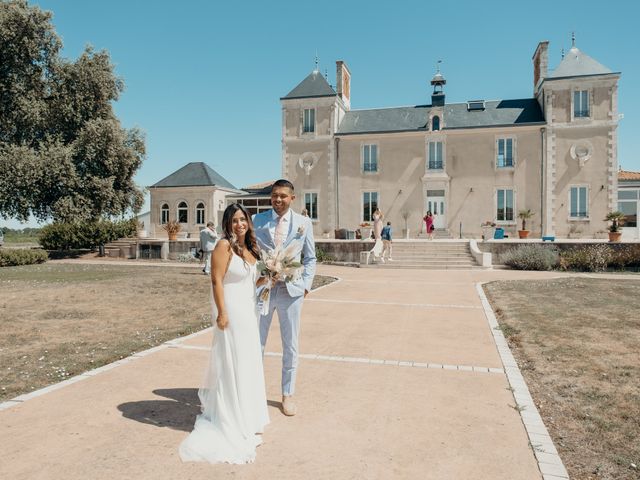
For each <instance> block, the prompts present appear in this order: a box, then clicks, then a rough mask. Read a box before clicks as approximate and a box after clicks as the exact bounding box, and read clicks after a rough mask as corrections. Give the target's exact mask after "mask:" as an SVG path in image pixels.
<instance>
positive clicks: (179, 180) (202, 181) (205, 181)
mask: <svg viewBox="0 0 640 480" xmlns="http://www.w3.org/2000/svg"><path fill="white" fill-rule="evenodd" d="M209 186H216V187H223V188H232V189H234V190H237V189H236V187H234V186H233V185H232V184H231V183H230V182H228V181H227V180H226V179H225V178H224V177H223V176H222V175H220V174H219V173H218V172H216V171H215V170H214V169H213V168H211V167H210V166H209V165H207V164H206V163H203V162H191V163H187V164H186V165H185V166H184V167H182V168H181V169H179V170H176V171H175V172H173V173H172V174H171V175H169V176H168V177H165V178H163V179H162V180H160V181H159V182H158V183H156V184H154V185H151V187H209Z"/></svg>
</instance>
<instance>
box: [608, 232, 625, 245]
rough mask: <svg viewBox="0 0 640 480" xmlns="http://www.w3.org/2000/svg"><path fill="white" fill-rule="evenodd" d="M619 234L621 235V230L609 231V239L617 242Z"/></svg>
mask: <svg viewBox="0 0 640 480" xmlns="http://www.w3.org/2000/svg"><path fill="white" fill-rule="evenodd" d="M621 236H622V232H609V241H610V242H613V243H617V242H619V241H620V237H621Z"/></svg>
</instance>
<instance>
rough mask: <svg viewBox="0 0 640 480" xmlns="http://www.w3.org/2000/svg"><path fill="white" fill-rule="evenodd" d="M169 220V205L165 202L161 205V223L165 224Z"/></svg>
mask: <svg viewBox="0 0 640 480" xmlns="http://www.w3.org/2000/svg"><path fill="white" fill-rule="evenodd" d="M167 222H169V205H167V204H166V203H163V204H162V207H160V223H161V224H162V225H164V224H165V223H167Z"/></svg>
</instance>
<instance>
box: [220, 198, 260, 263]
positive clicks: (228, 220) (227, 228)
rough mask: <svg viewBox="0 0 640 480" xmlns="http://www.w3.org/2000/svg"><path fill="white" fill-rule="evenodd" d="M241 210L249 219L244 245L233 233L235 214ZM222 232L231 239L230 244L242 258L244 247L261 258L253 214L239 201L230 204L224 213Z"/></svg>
mask: <svg viewBox="0 0 640 480" xmlns="http://www.w3.org/2000/svg"><path fill="white" fill-rule="evenodd" d="M238 210H240V211H241V212H242V213H243V214H244V217H245V218H246V219H247V233H246V234H245V235H244V245H241V244H240V243H239V242H238V237H236V234H235V233H233V216H234V215H235V214H236V212H237V211H238ZM222 233H223V234H224V237H225V238H226V239H227V240H229V245H230V246H231V248H232V249H233V251H234V252H235V253H236V255H238V256H239V257H240V258H242V259H243V260H244V257H243V256H242V254H243V252H244V249H245V248H246V249H247V250H249V251H250V252H251V254H252V255H253V256H254V257H255V258H256V259H258V258H260V251H259V250H258V241H257V240H256V232H255V230H254V229H253V222H252V221H251V215H249V212H247V209H246V208H244V206H243V205H240V204H239V203H232V204H231V205H229V206H228V207H227V208H226V209H225V211H224V214H223V215H222Z"/></svg>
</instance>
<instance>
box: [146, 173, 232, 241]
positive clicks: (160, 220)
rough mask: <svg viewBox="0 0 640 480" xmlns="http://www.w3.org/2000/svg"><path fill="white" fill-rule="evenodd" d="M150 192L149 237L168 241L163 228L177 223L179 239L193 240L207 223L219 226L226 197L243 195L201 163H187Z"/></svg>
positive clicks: (152, 187) (151, 188)
mask: <svg viewBox="0 0 640 480" xmlns="http://www.w3.org/2000/svg"><path fill="white" fill-rule="evenodd" d="M149 192H150V194H151V195H150V196H151V202H150V203H151V214H150V215H151V218H150V232H149V234H150V236H151V237H153V238H165V237H167V233H166V232H165V231H164V229H163V228H162V225H164V224H166V223H167V222H168V221H169V220H178V221H179V222H180V224H181V227H182V229H181V232H180V235H181V236H182V237H183V238H184V237H191V238H196V239H197V238H198V235H199V233H200V230H202V229H203V228H204V227H205V226H206V224H207V222H209V221H212V222H214V223H215V224H216V226H218V225H220V222H221V220H222V214H223V213H224V209H225V208H226V206H227V205H226V197H227V195H233V194H241V193H244V192H242V191H241V190H238V189H237V188H236V187H234V186H233V185H232V184H231V183H230V182H228V181H227V180H226V179H225V178H224V177H222V176H221V175H220V174H219V173H218V172H216V171H215V170H213V169H212V168H211V167H209V166H208V165H207V164H206V163H202V162H192V163H188V164H187V165H185V166H184V167H182V168H180V169H179V170H177V171H175V172H173V173H172V174H171V175H169V176H168V177H165V178H163V179H162V180H160V181H159V182H157V183H156V184H154V185H152V186H150V187H149Z"/></svg>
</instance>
